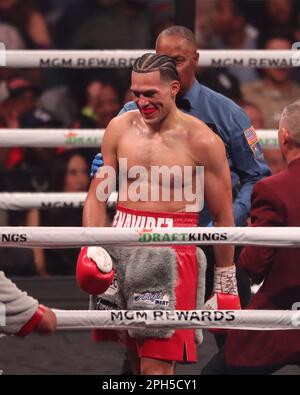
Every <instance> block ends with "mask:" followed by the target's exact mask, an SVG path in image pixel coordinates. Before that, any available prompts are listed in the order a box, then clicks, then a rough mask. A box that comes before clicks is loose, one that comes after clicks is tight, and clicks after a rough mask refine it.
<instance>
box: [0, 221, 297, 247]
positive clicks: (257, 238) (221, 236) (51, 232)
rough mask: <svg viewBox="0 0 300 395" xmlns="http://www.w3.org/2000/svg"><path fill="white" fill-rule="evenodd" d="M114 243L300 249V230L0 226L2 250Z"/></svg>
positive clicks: (265, 228) (264, 228)
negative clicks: (3, 248)
mask: <svg viewBox="0 0 300 395" xmlns="http://www.w3.org/2000/svg"><path fill="white" fill-rule="evenodd" d="M114 244H118V245H126V246H139V247H141V246H160V245H215V244H233V245H257V246H270V247H300V227H288V228H287V227H209V228H207V227H202V228H201V227H198V228H197V227H178V228H171V227H170V228H153V229H141V228H139V229H138V228H131V227H129V228H101V227H100V228H88V227H86V228H85V227H28V226H27V227H22V226H5V227H0V246H1V247H18V248H35V247H41V248H76V247H82V246H83V245H86V246H95V245H102V246H103V245H114Z"/></svg>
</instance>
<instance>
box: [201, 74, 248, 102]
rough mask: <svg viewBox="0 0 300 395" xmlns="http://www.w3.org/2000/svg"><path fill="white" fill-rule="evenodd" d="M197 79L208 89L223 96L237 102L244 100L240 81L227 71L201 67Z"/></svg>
mask: <svg viewBox="0 0 300 395" xmlns="http://www.w3.org/2000/svg"><path fill="white" fill-rule="evenodd" d="M197 79H198V80H199V81H201V82H202V83H204V84H205V85H206V86H208V88H210V89H212V90H214V91H216V92H218V93H221V95H224V96H226V97H228V98H229V99H231V100H233V101H235V102H239V101H240V100H241V99H242V93H241V89H240V84H239V81H238V79H237V78H236V77H235V76H233V75H232V74H230V73H228V71H227V70H226V69H223V68H219V69H214V68H212V67H210V68H203V67H201V68H199V69H198V71H197Z"/></svg>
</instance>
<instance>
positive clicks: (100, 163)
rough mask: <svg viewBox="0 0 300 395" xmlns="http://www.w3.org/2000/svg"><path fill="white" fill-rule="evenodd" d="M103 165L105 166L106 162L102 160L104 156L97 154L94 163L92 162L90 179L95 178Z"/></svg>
mask: <svg viewBox="0 0 300 395" xmlns="http://www.w3.org/2000/svg"><path fill="white" fill-rule="evenodd" d="M103 165H104V162H103V159H102V154H101V153H98V154H96V155H95V158H94V159H93V162H92V166H91V173H90V177H91V178H93V177H94V175H95V174H96V173H97V171H98V170H99V168H100V167H101V166H103Z"/></svg>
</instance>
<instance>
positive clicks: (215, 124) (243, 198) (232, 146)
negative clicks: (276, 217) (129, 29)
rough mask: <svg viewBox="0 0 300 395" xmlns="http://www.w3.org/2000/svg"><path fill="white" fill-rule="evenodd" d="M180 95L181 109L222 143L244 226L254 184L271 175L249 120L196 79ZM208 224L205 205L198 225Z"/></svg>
mask: <svg viewBox="0 0 300 395" xmlns="http://www.w3.org/2000/svg"><path fill="white" fill-rule="evenodd" d="M182 98H183V99H187V100H188V101H189V103H190V109H189V110H183V111H185V112H187V113H188V114H190V115H194V116H195V117H196V118H198V119H200V120H201V121H202V122H205V123H206V125H207V126H208V127H209V128H210V129H212V130H213V131H214V132H215V133H216V134H218V135H219V136H220V137H221V139H222V140H223V142H224V144H225V148H226V155H227V159H228V162H229V166H230V171H231V182H232V192H233V214H234V220H235V225H236V226H244V225H245V224H246V220H247V217H248V215H249V211H250V207H251V193H252V189H253V186H254V184H255V183H256V182H257V181H259V180H260V179H262V178H264V177H267V176H269V175H270V174H271V172H270V169H269V167H268V165H267V164H266V162H265V160H264V157H263V153H262V150H261V148H260V145H259V143H257V142H255V141H253V135H251V131H252V130H253V129H252V128H251V122H250V120H249V118H248V116H247V115H246V113H245V112H244V110H242V109H241V108H240V107H239V106H238V105H236V104H235V103H234V102H233V101H232V100H230V99H228V98H227V97H225V96H223V95H221V94H220V93H217V92H215V91H213V90H211V89H209V88H207V87H206V86H204V85H200V84H199V82H198V81H197V80H195V82H194V84H193V86H192V87H191V89H190V90H189V91H188V92H187V93H186V94H185V96H183V97H182ZM135 109H137V106H136V104H135V103H134V102H133V101H132V102H129V103H126V104H125V105H124V107H123V108H122V110H121V111H120V114H122V113H123V112H126V111H131V110H135ZM249 130H250V132H249ZM249 133H250V134H249ZM210 223H211V217H210V215H209V212H208V210H207V208H205V207H204V209H203V211H202V212H201V215H200V222H199V225H200V226H207V225H208V224H210Z"/></svg>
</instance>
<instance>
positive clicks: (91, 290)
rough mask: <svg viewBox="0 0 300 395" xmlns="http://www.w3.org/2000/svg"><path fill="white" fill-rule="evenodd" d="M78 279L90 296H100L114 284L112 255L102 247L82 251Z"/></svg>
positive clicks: (86, 248) (78, 261)
mask: <svg viewBox="0 0 300 395" xmlns="http://www.w3.org/2000/svg"><path fill="white" fill-rule="evenodd" d="M76 279H77V283H78V285H79V287H80V288H81V289H82V290H83V291H84V292H86V293H88V294H89V295H100V294H102V293H104V292H105V291H106V290H107V288H108V287H109V286H110V285H111V284H112V282H113V279H114V270H113V265H112V260H111V257H110V255H109V254H108V252H107V251H106V250H104V248H102V247H83V248H82V249H81V251H80V254H79V257H78V260H77V267H76Z"/></svg>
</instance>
